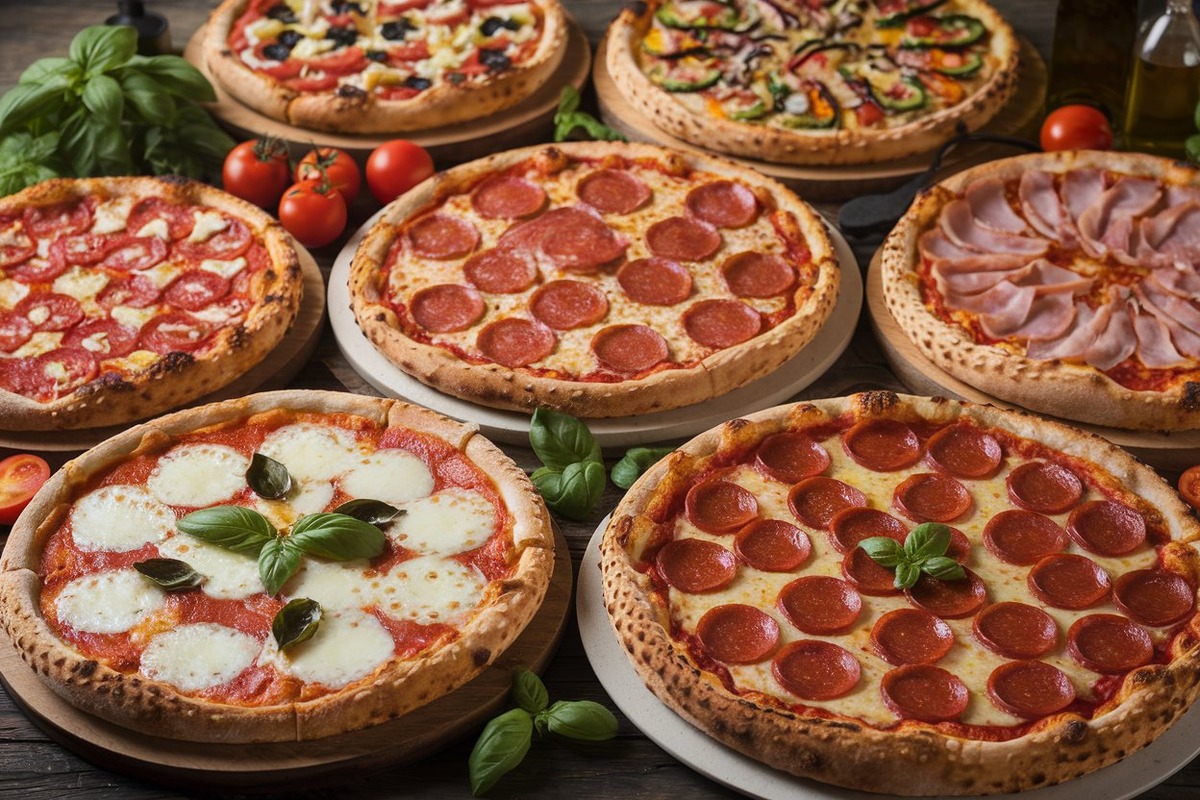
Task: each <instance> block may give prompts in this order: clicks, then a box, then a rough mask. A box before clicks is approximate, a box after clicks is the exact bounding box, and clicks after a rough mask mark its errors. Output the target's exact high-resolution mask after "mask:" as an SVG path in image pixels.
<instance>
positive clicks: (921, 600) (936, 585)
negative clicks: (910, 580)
mask: <svg viewBox="0 0 1200 800" xmlns="http://www.w3.org/2000/svg"><path fill="white" fill-rule="evenodd" d="M964 571H965V572H966V573H967V576H966V577H965V578H961V579H959V580H947V581H944V580H940V579H938V578H934V577H931V576H929V575H922V576H921V577H920V579H919V580H917V582H916V583H915V584H913V586H912V588H911V589H906V590H905V591H904V593H905V594H906V595H907V596H908V599H909V600H910V601H912V602H913V603H914V604H916V605H918V606H920V607H921V608H923V609H925V610H926V611H928V612H930V613H932V614H937V615H938V616H939V617H941V618H942V619H962V618H963V617H969V616H971V615H972V614H974V613H975V612H976V611H978V610H979V609H981V608H983V604H984V603H986V602H987V586H985V585H984V583H983V579H982V578H980V577H979V576H978V575H976V574H975V573H974V572H972V571H971V570H969V569H968V570H964Z"/></svg>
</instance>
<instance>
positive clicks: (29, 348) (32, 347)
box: [13, 331, 63, 358]
mask: <svg viewBox="0 0 1200 800" xmlns="http://www.w3.org/2000/svg"><path fill="white" fill-rule="evenodd" d="M62 339H63V334H62V331H38V332H37V333H35V334H34V335H33V336H32V337H31V338H30V339H29V341H28V342H26V343H25V344H23V345H21V346H20V347H18V348H17V349H16V350H14V351H13V355H14V356H17V357H18V358H31V357H33V356H40V355H41V354H42V353H49V352H50V351H51V350H57V349H58V345H59V343H60V342H61V341H62Z"/></svg>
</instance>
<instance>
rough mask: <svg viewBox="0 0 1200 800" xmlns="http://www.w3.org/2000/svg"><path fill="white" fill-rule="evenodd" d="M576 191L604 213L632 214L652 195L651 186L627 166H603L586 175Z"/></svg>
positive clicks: (583, 199)
mask: <svg viewBox="0 0 1200 800" xmlns="http://www.w3.org/2000/svg"><path fill="white" fill-rule="evenodd" d="M575 194H576V196H577V197H579V199H580V200H582V201H583V202H585V203H587V204H588V205H589V206H591V207H592V208H594V209H596V210H597V211H599V212H600V213H601V214H628V213H630V212H632V211H636V210H637V209H639V208H641V207H642V205H644V204H645V202H646V201H647V200H649V199H650V187H649V186H647V185H646V184H645V183H643V182H642V181H641V180H640V179H639V178H637V177H635V176H634V175H631V174H630V173H628V172H626V171H625V170H620V169H601V170H596V171H595V172H593V173H591V174H590V175H587V176H586V177H584V179H583V180H581V181H580V182H579V184H578V185H577V186H576V187H575Z"/></svg>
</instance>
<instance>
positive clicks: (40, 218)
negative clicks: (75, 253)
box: [25, 200, 92, 239]
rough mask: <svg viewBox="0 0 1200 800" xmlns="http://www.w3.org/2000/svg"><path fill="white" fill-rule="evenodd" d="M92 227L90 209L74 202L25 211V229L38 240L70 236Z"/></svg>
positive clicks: (83, 204) (81, 203) (82, 203)
mask: <svg viewBox="0 0 1200 800" xmlns="http://www.w3.org/2000/svg"><path fill="white" fill-rule="evenodd" d="M91 227H92V209H91V208H90V207H89V206H88V204H87V203H84V202H81V201H78V200H76V201H74V202H70V203H58V204H56V205H52V206H40V207H30V208H27V209H25V229H26V230H28V231H29V232H30V233H31V234H33V235H34V236H37V237H39V238H43V239H45V238H49V237H51V236H70V235H72V234H76V233H83V232H84V231H86V230H88V229H89V228H91Z"/></svg>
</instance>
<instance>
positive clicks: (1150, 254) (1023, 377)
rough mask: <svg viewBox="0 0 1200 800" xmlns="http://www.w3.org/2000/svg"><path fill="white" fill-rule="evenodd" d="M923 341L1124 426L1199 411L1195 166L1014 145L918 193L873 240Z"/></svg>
mask: <svg viewBox="0 0 1200 800" xmlns="http://www.w3.org/2000/svg"><path fill="white" fill-rule="evenodd" d="M881 260H882V278H883V292H884V299H885V301H886V304H887V307H888V310H889V311H890V312H891V314H892V316H893V317H894V318H895V320H896V322H897V324H898V325H899V326H900V328H901V329H902V330H903V331H904V333H905V334H906V335H907V336H908V337H909V338H910V339H911V340H912V342H913V343H914V344H915V345H916V346H917V348H918V349H919V350H920V351H921V353H923V354H924V355H925V356H926V357H928V358H929V359H931V360H932V361H933V362H934V363H935V364H936V365H937V366H939V367H941V368H942V369H944V370H946V371H947V372H948V373H949V374H951V375H953V376H954V377H955V378H958V379H959V380H961V381H963V382H965V383H967V384H970V385H972V386H975V387H977V388H979V389H981V390H983V391H984V392H987V393H989V394H991V395H992V396H994V397H997V398H999V399H1001V400H1006V401H1008V402H1012V403H1016V404H1018V405H1021V406H1023V407H1025V408H1029V409H1033V410H1035V411H1040V412H1044V413H1048V414H1054V415H1056V416H1059V417H1064V418H1066V419H1073V420H1078V421H1081V422H1091V423H1097V424H1100V425H1109V426H1113V427H1118V428H1134V429H1151V430H1191V429H1195V428H1197V427H1200V304H1197V302H1196V300H1197V297H1200V272H1198V271H1197V265H1198V264H1200V172H1198V171H1197V170H1195V169H1193V168H1191V167H1188V166H1186V165H1184V164H1179V163H1176V162H1173V161H1169V160H1167V159H1162V158H1155V157H1153V156H1144V155H1140V154H1134V153H1101V152H1090V151H1073V152H1064V153H1047V154H1044V155H1042V154H1039V155H1030V156H1021V157H1017V158H1012V159H1005V160H1002V161H997V162H991V163H988V164H984V165H981V166H979V167H976V168H973V169H970V170H967V171H965V172H962V173H959V174H958V175H955V176H953V177H951V178H950V179H948V180H947V181H945V182H944V183H942V184H940V185H938V186H936V187H934V188H933V189H932V190H931V191H929V192H927V193H924V194H923V195H921V196H920V197H919V198H918V199H917V200H916V202H915V203H914V204H913V206H912V208H910V209H909V211H908V213H907V214H905V215H904V217H903V218H902V219H901V220H900V222H899V224H898V225H897V226H896V228H895V229H894V230H893V231H892V233H891V235H890V236H889V237H888V239H887V241H886V242H885V243H884V247H883V250H882V255H881Z"/></svg>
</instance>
